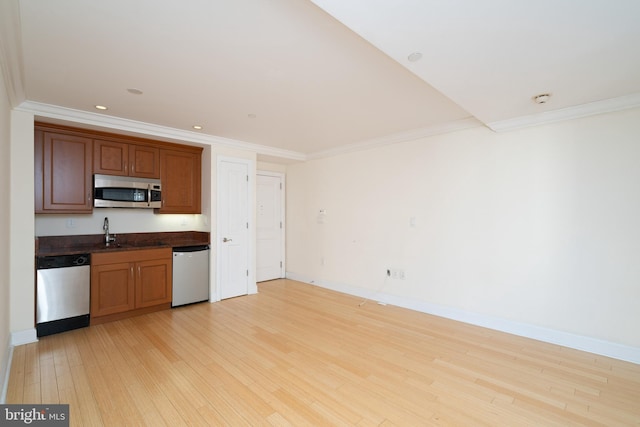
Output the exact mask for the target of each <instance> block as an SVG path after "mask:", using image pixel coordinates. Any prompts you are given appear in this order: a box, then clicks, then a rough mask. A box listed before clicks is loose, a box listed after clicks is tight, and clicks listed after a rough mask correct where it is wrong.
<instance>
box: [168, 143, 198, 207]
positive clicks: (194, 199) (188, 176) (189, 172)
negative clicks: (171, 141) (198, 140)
mask: <svg viewBox="0 0 640 427" xmlns="http://www.w3.org/2000/svg"><path fill="white" fill-rule="evenodd" d="M201 163H202V149H201V148H196V147H192V148H191V147H185V148H184V149H179V150H178V149H164V148H163V149H160V181H161V182H162V207H161V208H160V209H159V213H182V214H199V213H201V206H200V203H201V202H200V199H201V197H200V192H201V182H200V180H201Z"/></svg>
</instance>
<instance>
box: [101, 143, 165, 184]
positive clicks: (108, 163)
mask: <svg viewBox="0 0 640 427" xmlns="http://www.w3.org/2000/svg"><path fill="white" fill-rule="evenodd" d="M159 151H160V150H159V149H158V148H157V147H152V146H147V145H138V144H128V143H125V142H117V141H108V140H102V139H96V140H94V142H93V173H99V174H106V175H120V176H136V177H140V178H160V154H159Z"/></svg>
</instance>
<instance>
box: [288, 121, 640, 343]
mask: <svg viewBox="0 0 640 427" xmlns="http://www.w3.org/2000/svg"><path fill="white" fill-rule="evenodd" d="M638 141H640V110H632V111H626V112H619V113H612V114H606V115H600V116H594V117H590V118H584V119H579V120H573V121H568V122H563V123H559V124H555V125H548V126H541V127H537V128H530V129H526V130H521V131H514V132H509V133H504V134H496V133H493V132H492V131H490V130H488V129H486V128H475V129H471V130H465V131H460V132H456V133H451V134H447V135H441V136H435V137H431V138H425V139H421V140H417V141H413V142H408V143H402V144H396V145H391V146H386V147H383V148H378V149H372V150H368V151H363V152H359V153H353V154H345V155H342V156H336V157H332V158H326V159H318V160H314V161H309V162H306V163H300V164H295V165H290V166H289V167H288V168H287V186H288V191H287V218H288V220H287V221H288V222H287V224H288V226H287V267H288V276H289V277H297V278H302V279H303V280H306V281H309V282H311V281H313V282H314V283H317V284H321V285H326V286H330V287H334V288H337V289H340V290H344V291H347V292H351V293H359V294H363V295H378V296H379V295H386V296H387V297H388V298H391V299H394V298H395V299H397V300H403V301H405V302H406V301H413V302H417V303H418V305H419V304H422V303H424V304H426V305H432V306H434V307H445V308H450V309H452V310H454V311H457V312H464V313H471V314H474V315H476V314H477V315H480V316H488V317H490V318H494V319H503V320H506V321H508V322H514V323H517V324H525V325H531V326H533V327H542V328H548V329H550V330H555V331H559V332H567V333H570V334H576V335H578V336H584V337H590V338H593V339H596V340H604V341H607V342H611V343H617V344H620V345H623V346H630V347H633V348H635V349H638V350H640V333H638V325H640V310H639V309H638V301H640V286H639V284H640V262H639V260H640V222H639V220H638V218H640V163H639V160H640V143H638ZM321 209H324V210H326V215H325V216H324V219H322V220H321V217H320V216H319V211H320V210H321ZM412 218H413V219H414V221H415V226H411V219H412ZM323 221H324V223H322V222H323ZM387 268H396V269H403V270H404V271H405V276H406V278H405V279H404V280H399V279H389V278H387V277H386V269H387Z"/></svg>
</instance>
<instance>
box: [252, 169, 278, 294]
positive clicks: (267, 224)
mask: <svg viewBox="0 0 640 427" xmlns="http://www.w3.org/2000/svg"><path fill="white" fill-rule="evenodd" d="M283 178H284V177H283V175H282V174H276V173H269V172H258V178H257V181H256V201H257V207H256V208H257V220H256V221H257V223H256V235H257V236H256V238H257V255H256V264H257V270H256V281H258V282H264V281H265V280H272V279H280V278H282V277H284V215H283V213H284V196H283V194H284V182H283V181H284V179H283Z"/></svg>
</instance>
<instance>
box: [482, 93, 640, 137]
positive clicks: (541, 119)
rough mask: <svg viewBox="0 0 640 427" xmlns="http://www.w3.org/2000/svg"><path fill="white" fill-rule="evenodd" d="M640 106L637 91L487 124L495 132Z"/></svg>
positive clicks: (639, 97) (639, 95)
mask: <svg viewBox="0 0 640 427" xmlns="http://www.w3.org/2000/svg"><path fill="white" fill-rule="evenodd" d="M639 107H640V93H636V94H632V95H626V96H620V97H617V98H611V99H605V100H602V101H595V102H589V103H587V104H582V105H576V106H575V107H567V108H561V109H559V110H553V111H546V112H544V113H538V114H531V115H528V116H521V117H515V118H513V119H507V120H499V121H496V122H491V123H487V126H488V127H489V128H490V129H492V130H493V131H495V132H506V131H511V130H517V129H522V128H527V127H532V126H540V125H545V124H550V123H555V122H560V121H564V120H571V119H578V118H581V117H587V116H593V115H596V114H605V113H612V112H615V111H622V110H629V109H632V108H639Z"/></svg>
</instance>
